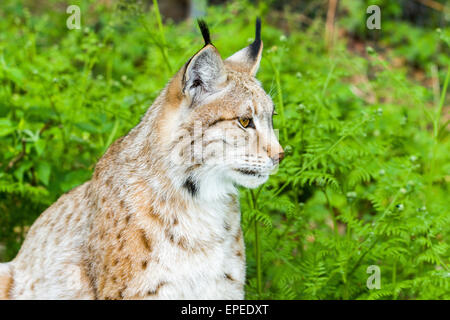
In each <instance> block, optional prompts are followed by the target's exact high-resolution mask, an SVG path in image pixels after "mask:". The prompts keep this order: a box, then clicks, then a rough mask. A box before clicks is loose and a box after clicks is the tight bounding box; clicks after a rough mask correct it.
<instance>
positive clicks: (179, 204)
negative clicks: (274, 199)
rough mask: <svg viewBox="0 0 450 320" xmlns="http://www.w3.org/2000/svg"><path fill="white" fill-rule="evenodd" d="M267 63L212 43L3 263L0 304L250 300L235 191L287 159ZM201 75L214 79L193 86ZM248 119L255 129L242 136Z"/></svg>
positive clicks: (255, 182) (260, 179)
mask: <svg viewBox="0 0 450 320" xmlns="http://www.w3.org/2000/svg"><path fill="white" fill-rule="evenodd" d="M260 51H261V50H260ZM202 59H205V61H206V62H203V60H202ZM259 59H260V57H258V58H257V59H256V60H255V61H254V62H253V63H254V64H255V65H247V67H246V68H241V67H239V66H238V63H237V62H227V61H225V63H222V60H221V58H220V56H219V54H218V52H217V50H216V49H215V48H214V47H213V46H212V45H206V46H205V47H204V48H203V49H202V50H200V51H199V52H198V53H197V54H196V55H195V56H194V58H193V59H192V60H191V63H190V64H187V65H185V66H184V67H182V68H181V69H180V71H179V72H178V73H177V74H176V75H175V76H174V77H173V78H172V79H171V81H170V82H169V84H168V85H167V87H166V88H165V89H164V90H163V91H162V92H161V94H160V96H159V97H158V98H157V99H156V101H155V102H154V104H153V105H152V106H151V107H150V108H149V110H148V111H147V113H146V114H145V116H144V117H143V118H142V121H141V122H140V123H139V124H138V125H137V126H136V127H135V128H133V129H132V130H131V131H130V132H129V133H128V134H127V135H126V136H124V137H122V138H120V139H118V140H117V141H115V142H114V143H113V144H112V145H111V146H110V147H109V149H108V151H107V152H106V153H105V155H104V156H103V157H102V158H101V159H100V160H99V161H98V163H97V165H96V167H95V171H94V173H93V176H92V179H91V180H90V181H88V182H86V183H84V184H83V185H81V186H79V187H77V188H75V189H73V190H72V191H70V192H68V193H67V194H65V195H63V196H61V197H60V198H59V199H58V201H56V203H54V204H53V205H52V206H51V207H50V208H48V209H47V210H46V211H44V212H43V213H42V215H41V216H40V217H39V218H38V219H37V221H36V222H35V223H34V224H33V226H32V227H31V229H30V232H29V234H28V236H27V238H26V240H25V242H24V244H23V246H22V248H21V250H20V252H19V253H18V255H17V257H16V258H15V259H14V260H13V261H12V262H11V263H10V264H7V265H2V264H0V298H3V299H5V298H13V299H36V298H37V299H169V298H170V299H186V298H190V299H211V298H212V299H242V298H243V297H244V292H243V287H244V281H245V248H244V239H243V236H242V230H241V227H240V209H239V200H238V196H237V194H238V193H237V189H236V188H235V186H234V184H241V185H244V186H248V187H255V186H257V185H259V184H261V183H263V182H264V181H265V180H266V179H267V177H268V172H269V169H271V168H272V167H274V166H275V165H276V161H275V163H274V162H273V161H272V160H271V159H272V158H273V157H275V156H276V157H278V158H277V159H278V160H277V161H279V159H281V158H280V156H279V155H280V154H281V153H282V149H281V146H280V145H279V144H278V141H277V140H276V137H275V135H274V133H273V128H272V127H271V116H272V112H273V104H272V102H271V100H270V98H269V97H268V96H267V94H266V93H265V92H264V90H263V89H262V88H261V86H260V84H259V83H258V81H257V80H256V79H255V78H254V77H253V73H254V72H256V71H255V69H257V65H256V64H258V65H259ZM246 61H247V60H246ZM249 61H250V62H252V61H251V60H249ZM247 63H249V62H248V61H247ZM211 64H215V68H211ZM195 68H206V69H205V70H206V71H205V70H203V69H195ZM248 70H250V71H251V72H252V73H251V74H249V73H248ZM208 72H215V74H213V75H211V74H209V73H208ZM196 76H201V77H204V78H202V82H197V83H195V82H194V84H192V83H193V82H192V81H193V80H195V79H194V78H195V77H196ZM198 84H200V85H201V86H204V88H203V87H201V88H200V87H198ZM242 117H247V118H253V119H255V123H256V125H257V127H256V128H255V129H251V128H248V129H244V128H242V127H240V126H239V122H238V119H239V118H242ZM197 124H200V125H199V128H200V129H201V130H200V132H198V126H197ZM228 133H230V135H229V136H228ZM237 138H239V139H240V140H236V139H237ZM247 142H248V145H247ZM244 144H245V145H244ZM198 146H200V147H202V148H203V149H204V152H203V153H201V154H199V153H198V152H197V151H196V150H197V149H195V148H197V147H198ZM227 148H228V149H227ZM223 154H225V155H226V158H224V160H223V161H222V162H220V161H219V163H215V162H213V161H214V160H215V159H220V158H218V157H219V155H223ZM231 155H233V156H235V157H236V159H234V158H231V161H229V158H230V156H231ZM177 159H178V160H177ZM233 159H234V160H233ZM227 161H228V162H227ZM241 167H242V168H243V169H246V168H250V169H251V170H253V171H256V172H258V174H255V176H251V175H250V176H247V175H246V174H244V173H242V172H241V173H239V170H240V168H241ZM10 270H14V272H13V273H11V271H10Z"/></svg>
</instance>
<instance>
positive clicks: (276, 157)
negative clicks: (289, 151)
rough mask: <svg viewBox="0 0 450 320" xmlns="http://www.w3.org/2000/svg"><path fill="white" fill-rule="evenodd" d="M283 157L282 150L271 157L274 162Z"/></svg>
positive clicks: (279, 160) (277, 162)
mask: <svg viewBox="0 0 450 320" xmlns="http://www.w3.org/2000/svg"><path fill="white" fill-rule="evenodd" d="M283 158H284V152H279V153H278V154H277V155H275V156H273V157H271V159H272V161H273V163H274V164H279V163H280V162H281V160H283Z"/></svg>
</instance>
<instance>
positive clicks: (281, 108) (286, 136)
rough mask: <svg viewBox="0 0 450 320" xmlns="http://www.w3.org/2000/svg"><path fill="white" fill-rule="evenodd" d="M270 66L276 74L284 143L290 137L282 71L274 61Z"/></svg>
mask: <svg viewBox="0 0 450 320" xmlns="http://www.w3.org/2000/svg"><path fill="white" fill-rule="evenodd" d="M270 64H271V66H272V69H273V71H274V72H275V83H276V85H277V99H278V108H279V110H280V116H281V125H282V127H283V128H282V131H283V141H287V138H288V135H287V127H286V118H285V116H284V101H283V92H282V90H281V81H280V71H279V70H278V68H277V67H276V66H275V64H274V63H273V61H270Z"/></svg>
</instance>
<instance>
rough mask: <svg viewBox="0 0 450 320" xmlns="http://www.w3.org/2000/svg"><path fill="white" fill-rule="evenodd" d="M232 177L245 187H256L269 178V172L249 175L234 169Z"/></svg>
mask: <svg viewBox="0 0 450 320" xmlns="http://www.w3.org/2000/svg"><path fill="white" fill-rule="evenodd" d="M231 178H232V180H233V181H234V182H235V183H236V184H238V185H240V186H242V187H244V188H249V189H254V188H257V187H259V186H260V185H262V184H263V183H264V182H266V181H267V179H268V178H269V175H267V174H261V175H249V174H243V173H240V172H237V171H233V172H232V173H231Z"/></svg>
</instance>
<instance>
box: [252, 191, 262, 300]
mask: <svg viewBox="0 0 450 320" xmlns="http://www.w3.org/2000/svg"><path fill="white" fill-rule="evenodd" d="M250 199H251V204H252V208H253V210H256V208H257V203H256V201H257V199H256V197H255V194H254V192H253V190H250ZM254 227H255V255H256V280H257V281H256V288H257V290H258V295H261V294H262V269H261V250H260V247H261V244H260V238H259V228H258V219H255V220H254Z"/></svg>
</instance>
